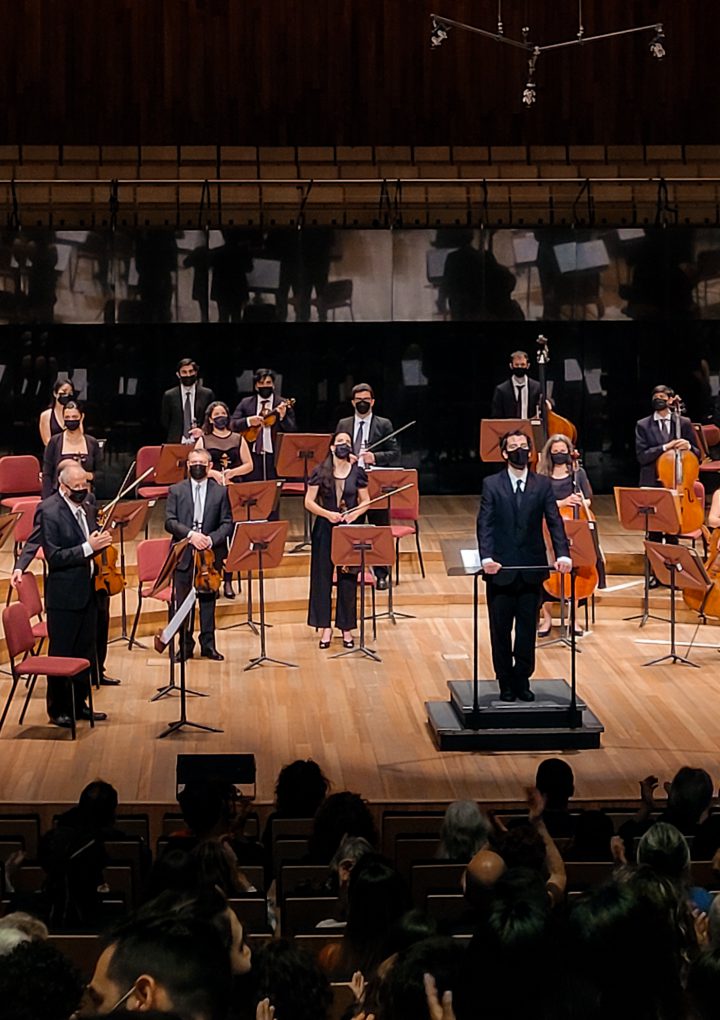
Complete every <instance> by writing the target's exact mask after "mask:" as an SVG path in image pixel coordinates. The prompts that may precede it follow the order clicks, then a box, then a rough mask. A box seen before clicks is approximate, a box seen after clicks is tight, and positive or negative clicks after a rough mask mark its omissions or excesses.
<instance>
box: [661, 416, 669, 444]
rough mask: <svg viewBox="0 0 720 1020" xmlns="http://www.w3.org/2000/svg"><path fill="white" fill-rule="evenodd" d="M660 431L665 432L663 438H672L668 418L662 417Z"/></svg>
mask: <svg viewBox="0 0 720 1020" xmlns="http://www.w3.org/2000/svg"><path fill="white" fill-rule="evenodd" d="M660 431H661V432H662V434H663V439H664V440H665V441H666V442H667V440H668V439H669V438H670V422H669V420H668V419H667V418H661V419H660Z"/></svg>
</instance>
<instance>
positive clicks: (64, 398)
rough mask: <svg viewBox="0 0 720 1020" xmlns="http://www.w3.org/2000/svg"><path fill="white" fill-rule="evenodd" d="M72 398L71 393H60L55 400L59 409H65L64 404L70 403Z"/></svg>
mask: <svg viewBox="0 0 720 1020" xmlns="http://www.w3.org/2000/svg"><path fill="white" fill-rule="evenodd" d="M72 398H73V395H72V393H61V394H60V395H59V397H58V398H57V402H58V404H60V406H61V407H65V405H66V404H69V403H70V401H71V400H72Z"/></svg>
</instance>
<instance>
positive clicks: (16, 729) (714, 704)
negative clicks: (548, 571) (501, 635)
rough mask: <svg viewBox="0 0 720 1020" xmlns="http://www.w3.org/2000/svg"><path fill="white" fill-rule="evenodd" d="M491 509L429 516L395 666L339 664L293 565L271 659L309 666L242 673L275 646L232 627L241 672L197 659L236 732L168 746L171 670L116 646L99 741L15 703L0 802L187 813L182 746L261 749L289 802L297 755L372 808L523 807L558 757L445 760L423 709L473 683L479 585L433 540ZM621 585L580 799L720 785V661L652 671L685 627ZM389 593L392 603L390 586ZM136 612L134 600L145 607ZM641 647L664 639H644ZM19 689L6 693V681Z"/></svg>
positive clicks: (601, 610)
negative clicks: (542, 771)
mask: <svg viewBox="0 0 720 1020" xmlns="http://www.w3.org/2000/svg"><path fill="white" fill-rule="evenodd" d="M428 502H431V500H428ZM475 502H476V501H475V499H474V498H473V499H472V502H470V498H469V497H468V502H467V503H466V504H462V505H461V504H460V502H459V498H456V500H455V505H456V507H458V513H457V514H455V515H453V514H452V513H451V512H450V511H451V509H452V507H451V505H450V503H449V502H448V504H447V505H446V506H445V507H444V509H443V510H442V513H441V512H440V509H441V508H440V501H438V506H437V512H433V513H432V514H430V515H429V518H430V523H428V522H426V521H425V520H423V524H425V525H426V526H425V528H424V530H423V545H424V547H426V548H427V550H428V553H429V556H428V563H427V566H428V578H427V580H426V581H422V579H421V578H420V576H419V573H418V571H417V565H416V562H415V560H414V559H413V558H412V557H410V556H408V557H407V559H404V561H403V565H402V574H401V584H400V586H399V589H398V592H397V594H398V601H399V603H400V606H399V607H400V608H402V609H403V610H405V611H408V612H412V613H416V614H417V618H416V619H412V620H400V621H399V622H398V623H397V625H396V626H393V625H392V624H390V623H388V621H381V623H380V625H379V631H378V637H377V642H376V643H373V646H374V647H375V648H376V649H377V651H378V653H379V654H380V655H381V656H382V662H381V663H375V662H372V661H370V660H368V659H363V658H361V657H359V656H353V657H351V658H345V659H342V660H332V659H330V658H329V655H330V654H332V652H333V651H335V650H341V645H340V642H339V641H337V642H334V645H336V646H337V647H333V648H332V649H331V651H330V652H325V651H321V650H320V649H318V647H317V639H316V636H315V634H314V632H313V631H311V630H310V629H309V628H308V627H307V626H306V625H305V623H304V610H303V607H304V603H305V598H306V592H307V568H308V561H307V557H306V556H305V557H303V556H300V557H297V558H296V559H295V560H294V561H293V560H288V561H286V564H289V565H286V568H285V569H284V571H283V576H279V577H275V578H272V579H271V580H269V582H268V594H269V601H270V605H271V608H272V611H271V614H270V617H269V619H270V622H272V623H273V628H272V629H271V630H269V631H268V652H269V654H270V655H274V656H276V657H278V658H283V659H288V660H290V661H292V662H295V663H297V664H298V668H297V669H284V668H280V667H268V666H263V667H261V668H259V669H255V670H252V671H250V672H247V673H246V672H243V670H242V667H243V666H244V665H245V664H246V663H247V661H248V660H249V658H250V657H251V656H254V655H256V654H257V652H258V638H256V637H255V636H254V635H252V634H251V633H250V632H249V631H248V629H247V628H240V629H232V630H220V631H219V633H218V647H219V648H220V650H221V651H222V652H223V654H224V655H225V662H223V663H214V662H209V661H207V660H203V659H196V660H193V661H192V662H191V663H190V664H189V666H188V683H189V685H190V686H191V687H195V688H197V689H198V690H201V691H204V692H207V693H208V694H209V697H207V698H190V699H189V701H188V707H189V715H190V718H192V719H193V720H196V721H198V722H203V723H208V724H211V725H218V726H221V727H222V728H223V730H224V732H223V733H222V734H206V733H200V732H199V731H192V730H187V731H185V732H183V733H182V734H177V735H175V736H171V737H168V738H167V739H165V740H158V739H157V736H158V734H159V733H160V732H161V731H162V729H163V728H164V727H165V725H166V724H167V723H168V722H171V721H173V720H174V719H176V718H177V715H178V705H177V703H176V701H175V697H174V696H173V698H166V699H164V700H162V701H160V702H156V703H154V704H150V703H149V698H150V696H151V695H152V694H153V693H154V692H155V689H156V687H159V686H160V685H161V684H163V683H164V682H165V680H166V678H167V672H168V667H167V662H166V661H165V659H164V658H161V657H160V656H157V655H156V654H155V653H154V652H151V651H147V650H142V649H134V650H133V651H132V652H128V651H127V649H126V647H125V645H123V644H122V643H120V644H114V645H112V646H111V649H110V652H109V657H108V671H109V673H110V674H111V675H114V676H120V677H122V680H123V683H122V686H121V687H119V688H109V687H105V688H102V689H101V690H100V691H99V692H98V695H97V699H96V707H97V708H99V709H102V710H103V711H107V713H108V715H109V719H108V721H107V722H105V723H101V724H98V725H97V726H96V728H95V729H94V731H91V730H90V729H89V727H88V726H87V724H81V725H80V727H79V736H78V740H77V741H76V742H75V743H73V742H71V741H70V739H69V735H68V734H67V733H66V732H65V731H61V730H58V729H56V728H53V727H51V726H49V725H48V724H47V722H46V717H45V706H44V684H43V682H42V681H41V684H40V685H39V686H38V691H37V693H36V695H35V697H34V699H33V702H32V704H31V708H30V710H29V712H28V716H27V719H26V722H25V725H24V726H22V727H20V726H19V725H18V724H17V719H18V715H19V711H20V703H19V699H18V701H17V702H16V704H15V705H14V706H13V708H12V710H11V714H10V718H9V720H8V722H7V723H6V725H5V727H4V729H3V732H2V734H0V804H12V803H15V804H18V803H23V804H28V803H43V802H45V803H47V802H51V803H56V802H57V803H62V802H67V801H71V800H73V799H75V797H76V796H77V793H78V792H79V790H80V789H81V788H82V786H83V785H84V784H85V783H86V782H88V781H90V780H92V779H94V778H97V777H102V778H104V779H107V780H109V781H110V782H112V783H113V784H114V785H115V786H116V787H117V789H118V791H119V793H120V797H121V800H122V803H123V805H124V806H126V807H127V806H132V805H135V804H145V803H158V804H171V803H172V802H173V801H174V773H175V758H176V755H177V754H178V753H179V752H189V753H193V752H195V753H200V752H233V751H235V752H238V751H250V752H253V753H254V754H255V755H256V757H257V764H258V801H260V802H263V801H265V802H268V801H270V800H271V799H272V795H273V787H274V783H275V779H276V776H277V772H278V770H279V768H280V767H281V766H282V765H283V764H284V763H286V762H288V761H291V760H293V759H294V758H297V757H312V758H314V759H315V760H316V761H318V762H319V763H320V764H321V765H322V767H323V769H324V770H325V772H326V774H327V775H328V776H329V777H330V779H331V780H332V783H333V788H334V789H335V790H341V789H344V788H349V789H352V790H356V791H359V792H361V793H362V794H363V795H364V796H365V797H367V798H368V799H369V800H371V801H386V802H389V803H393V804H394V803H404V802H408V801H427V802H437V801H447V800H451V799H455V798H476V799H481V800H495V801H516V800H519V799H521V798H522V796H523V787H524V786H525V785H527V784H528V783H529V782H531V781H532V778H533V775H534V772H535V768H536V766H537V763H538V762H539V761H540V760H541V759H542V758H543V757H547V756H548V755H547V754H546V753H515V752H513V753H510V752H504V753H472V754H463V753H440V752H438V751H437V750H436V749H435V746H434V745H433V743H432V740H431V737H430V734H429V731H428V728H427V724H426V716H425V709H424V702H425V701H426V700H428V699H430V700H432V699H441V700H442V699H445V698H446V696H447V687H446V685H447V682H448V681H449V680H456V679H463V678H469V676H470V669H471V663H472V660H471V633H472V632H471V626H472V606H471V585H470V582H469V581H466V580H464V579H458V578H452V579H449V578H447V577H445V574H444V570H443V568H442V564H441V562H440V561H439V557H438V556H437V555H436V554H433V548H434V547H436V540H437V538H439V537H443V535H445V534H447V535H459V534H468V533H471V532H472V507H473V506H474V503H475ZM432 509H433V510H435V509H436V507H435V506H433V507H432ZM460 510H462V513H460ZM443 518H444V521H443V520H442V519H443ZM621 538H623V537H622V536H621ZM623 540H624V538H623ZM406 541H407V540H406ZM628 541H634V542H635V545H634V547H633V548H631V549H629V550H627V551H630V552H633V553H634V552H635V551H636V550H637V542H636V541H635V539H634V536H633V537H632V538H631V539H628ZM409 547H410V543H408V548H409ZM624 551H625V550H624ZM3 565H4V564H3ZM635 580H637V579H635ZM632 581H633V579H632V578H630V579H629V583H632ZM627 582H628V578H627V577H624V578H620V577H612V578H610V584H611V586H614V585H617V584H618V583H627ZM619 592H620V593H621V594H623V595H625V596H627V597H625V598H623V599H622V600H620V599H619V596H618V598H617V604H616V605H613V596H612V595H610V596H603V598H602V599H600V600H599V601H598V608H597V620H596V623H595V625H594V627H593V628H592V631H591V633H588V634H587V635H586V636H585V637H583V638H582V640H581V641H580V642H579V646H580V648H581V649H582V652H581V654H580V655H579V656H578V687H579V691H580V693H581V694H582V697H583V698H584V699H585V700H586V701H587V702H588V704H589V706H590V708H592V710H593V711H594V712H595V713H596V714H597V715H598V716H599V717H600V719H601V720H602V722H603V723H604V725H605V729H606V732H605V734H604V736H603V742H602V747H601V748H600V749H599V750H591V751H580V752H573V753H571V754H568V760H569V761H570V762H571V764H572V767H573V769H574V771H575V776H576V785H577V795H578V797H580V798H582V799H586V800H598V801H601V800H617V799H621V798H631V797H635V796H636V795H637V791H638V780H639V779H640V778H641V777H643V776H645V775H648V774H649V773H654V774H656V775H658V776H659V777H660V778H661V781H662V780H664V779H669V778H671V776H672V775H673V773H674V772H675V771H676V769H677V768H678V767H679V766H680V765H683V764H691V765H695V766H702V767H703V768H706V769H707V770H708V771H709V772H710V774H711V775H712V776H713V779H714V780H715V782H717V781H718V780H720V767H719V764H720V763H719V762H718V748H719V747H720V656H719V654H718V651H717V650H716V648H714V647H713V648H710V647H696V648H694V649H693V651H692V653H691V657H692V658H693V660H694V661H696V662H697V663H698V665H699V666H700V667H701V668H700V669H692V668H690V667H688V666H683V665H675V666H672V665H667V664H666V665H661V666H653V667H643V665H642V664H643V663H644V662H646V661H647V660H648V659H651V658H654V657H656V656H659V655H662V654H664V653H665V652H666V650H667V638H668V627H667V625H666V624H663V623H655V622H652V623H649V624H648V625H647V626H646V627H645V628H643V630H642V631H640V630H639V629H638V626H637V623H626V622H624V621H623V619H622V617H623V615H629V612H630V611H629V610H628V606H632V607H637V605H638V604H639V602H638V600H639V594H640V589H639V588H638V587H634V588H631V589H619ZM628 592H629V593H630V594H629V595H628ZM0 594H2V592H0ZM378 600H379V602H382V603H383V605H382V606H381V607H380V608H383V607H384V601H385V597H384V595H382V593H381V594H379V596H378ZM655 600H657V604H658V605H659V606H662V605H663V604H664V605H665V607H667V596H666V594H665V593H660V595H659V596H654V601H655ZM130 604H131V608H132V606H134V602H133V601H132V599H130ZM244 610H245V605H244V599H237V600H236V601H235V602H234V603H226V602H221V604H220V612H219V625H220V626H221V627H222V626H226V625H227V624H230V623H233V622H235V623H237V622H240V620H242V618H243V617H244ZM113 611H114V613H115V612H117V608H116V607H114V609H113ZM686 619H689V617H686ZM160 622H161V614H160V612H159V611H157V610H156V611H155V612H154V613H150V614H149V619H148V622H147V626H146V628H145V629H146V633H147V632H148V631H152V630H155V629H156V628H157V626H159V624H160ZM693 629H694V628H693V627H692V626H691V624H690V623H688V622H683V623H682V624H681V626H680V628H679V634H680V635H681V636H689V635H690V634H691V633H692V631H693ZM638 638H643V639H651V640H654V641H657V642H659V643H658V644H637V643H636V639H638ZM719 638H720V634H718V631H717V630H716V629H715V628H714V627H711V626H709V627H705V628H702V630H701V631H700V635H699V638H698V641H700V642H702V643H703V644H712V645H717V644H718V643H720V641H719V640H718V639H719ZM685 647H686V645H685V646H682V647H681V648H680V651H684V648H685ZM480 667H481V676H484V677H489V676H491V673H490V660H489V645H488V637H487V617H486V611H485V607H484V605H483V606H481V608H480ZM536 676H539V677H541V676H550V677H553V676H566V677H567V676H569V653H568V652H567V651H566V650H565V649H564V648H563V647H562V646H554V647H551V648H543V647H542V646H541V647H540V650H539V653H538V669H537V672H536ZM5 683H6V681H4V682H3V684H2V687H1V688H0V690H3V691H4V690H5V689H6V688H5ZM41 686H42V690H41Z"/></svg>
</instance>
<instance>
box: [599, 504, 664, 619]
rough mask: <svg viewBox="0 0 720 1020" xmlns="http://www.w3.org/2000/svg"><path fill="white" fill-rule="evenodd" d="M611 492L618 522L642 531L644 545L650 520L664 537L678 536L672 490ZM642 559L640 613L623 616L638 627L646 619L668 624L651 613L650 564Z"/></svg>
mask: <svg viewBox="0 0 720 1020" xmlns="http://www.w3.org/2000/svg"><path fill="white" fill-rule="evenodd" d="M614 492H615V507H616V509H617V515H618V520H619V521H620V524H621V525H622V527H623V528H625V529H626V530H627V531H643V532H644V533H645V542H647V541H648V535H649V534H650V518H651V517H652V522H653V531H662V532H664V533H665V534H666V535H677V534H679V533H680V500H679V497H678V496H677V494H676V493H675V492H674V491H673V490H672V489H655V488H651V487H647V488H645V487H643V488H635V489H624V488H621V487H620V486H616V487H615V489H614ZM644 558H645V585H644V589H643V611H642V613H636V614H635V616H627V617H625V620H626V622H629V621H630V620H639V621H640V626H641V627H644V626H645V624H646V623H647V621H648V620H660V621H661V622H662V623H667V622H668V621H667V620H666V619H665V617H664V616H655V615H654V614H653V613H651V612H650V563H649V561H648V557H647V553H646V552H645V553H644Z"/></svg>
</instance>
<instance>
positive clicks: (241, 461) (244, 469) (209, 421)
mask: <svg viewBox="0 0 720 1020" xmlns="http://www.w3.org/2000/svg"><path fill="white" fill-rule="evenodd" d="M195 448H196V449H203V448H204V449H205V450H207V451H208V453H209V454H210V456H211V457H212V467H211V468H210V471H209V472H208V475H209V477H210V478H212V479H213V481H216V482H217V483H218V484H219V485H227V484H228V482H239V481H240V480H241V479H242V478H243V477H244V476H245V475H248V474H250V472H251V471H252V469H253V462H252V457H251V456H250V450H249V448H248V444H247V443H246V442H245V439H244V438H243V436H241V435H240V433H239V432H232V431H231V429H230V409H229V407H228V406H227V404H224V403H223V402H222V400H214V401H213V402H212V404H210V406H209V407H208V409H207V411H206V412H205V421H204V422H203V430H202V435H201V436H200V438H199V439H198V441H197V443H196V444H195ZM223 594H224V596H225V598H226V599H234V598H235V592H234V590H233V585H232V574H230V573H228V572H227V571H225V573H224V574H223Z"/></svg>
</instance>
